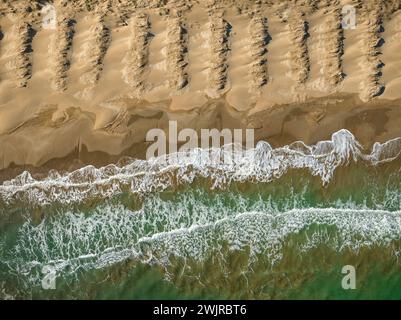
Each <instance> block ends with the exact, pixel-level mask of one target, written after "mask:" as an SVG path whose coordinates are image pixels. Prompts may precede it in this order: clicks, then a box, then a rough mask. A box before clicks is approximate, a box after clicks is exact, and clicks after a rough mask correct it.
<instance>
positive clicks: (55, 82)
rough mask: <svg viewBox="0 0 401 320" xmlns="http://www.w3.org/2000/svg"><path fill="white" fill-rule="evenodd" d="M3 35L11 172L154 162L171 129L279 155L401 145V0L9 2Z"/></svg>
mask: <svg viewBox="0 0 401 320" xmlns="http://www.w3.org/2000/svg"><path fill="white" fill-rule="evenodd" d="M347 4H352V5H354V6H355V7H356V8H357V12H356V14H357V24H356V28H355V29H343V28H341V19H342V8H343V7H344V6H345V5H347ZM0 28H1V37H0V39H1V40H0V146H1V148H0V169H2V170H3V169H6V168H16V167H20V168H33V167H40V166H46V168H48V167H56V168H61V167H62V168H63V169H66V170H68V168H70V167H71V168H76V166H80V165H84V164H95V165H104V164H107V163H110V162H115V161H116V160H118V159H119V158H121V157H122V156H125V155H128V156H136V157H143V155H144V150H145V149H146V146H147V144H146V142H145V136H146V132H147V131H148V130H150V129H152V128H166V127H167V125H168V121H169V120H176V121H177V122H178V125H179V127H181V128H194V129H200V128H218V129H221V128H254V129H255V130H256V131H255V135H256V138H257V140H267V141H269V143H271V144H272V145H274V146H280V145H283V144H287V143H291V142H293V141H297V140H302V141H305V142H306V143H309V144H310V143H316V142H317V141H319V140H324V139H328V138H330V135H331V134H332V133H333V132H335V131H337V130H339V129H343V128H345V129H348V130H350V131H351V132H352V133H353V134H354V135H355V136H356V138H357V139H358V141H360V142H361V143H362V144H363V145H364V146H365V147H366V148H370V147H371V146H372V144H373V143H374V142H376V141H379V142H384V141H386V140H388V139H391V138H395V137H399V136H401V127H400V125H399V123H400V120H401V108H400V101H401V91H400V90H399V87H400V85H401V72H400V70H401V62H400V61H401V59H400V55H399V54H398V53H399V52H401V42H400V41H399V39H400V37H401V10H400V3H399V1H380V0H374V1H345V0H342V1H334V2H327V1H298V2H296V3H293V2H292V1H244V0H242V1H200V2H198V1H168V2H167V3H166V4H162V2H161V1H150V0H149V1H142V2H140V3H137V4H132V3H131V2H129V1H80V0H75V1H54V2H49V3H47V4H41V3H39V2H36V1H6V2H2V3H1V5H0ZM21 170H22V169H21ZM13 173H14V172H13V171H12V174H13ZM3 174H5V173H4V170H3Z"/></svg>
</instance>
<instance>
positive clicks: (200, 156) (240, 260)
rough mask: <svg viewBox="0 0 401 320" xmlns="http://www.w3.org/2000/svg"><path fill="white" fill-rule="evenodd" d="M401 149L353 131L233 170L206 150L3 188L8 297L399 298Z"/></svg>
mask: <svg viewBox="0 0 401 320" xmlns="http://www.w3.org/2000/svg"><path fill="white" fill-rule="evenodd" d="M222 150H223V151H224V148H223V149H219V150H212V153H213V155H216V154H217V155H219V156H221V155H222ZM400 150H401V143H400V140H397V139H396V140H393V141H390V142H388V143H386V144H383V145H380V144H376V145H375V146H374V148H373V151H372V152H371V153H364V152H363V150H361V148H360V145H359V144H358V142H357V141H355V139H354V138H353V136H352V134H351V133H349V132H347V131H346V130H342V131H340V132H338V133H336V134H334V135H333V138H332V140H331V141H324V142H320V143H318V144H317V145H315V146H306V145H304V144H302V143H301V142H298V143H294V144H293V145H291V146H288V147H284V148H279V149H272V148H271V147H270V146H269V145H268V144H267V143H259V144H258V146H257V147H256V148H255V149H254V150H248V151H247V152H246V153H245V156H244V157H242V158H240V159H235V161H233V162H232V163H230V164H224V165H221V164H215V163H212V162H210V161H209V162H208V160H207V159H206V157H205V153H206V151H205V150H195V151H194V152H192V153H187V154H180V155H178V156H177V157H173V156H170V158H169V159H167V160H168V161H162V160H166V159H154V160H151V161H139V160H134V159H132V160H131V161H126V162H125V163H118V164H115V165H110V166H107V167H105V168H99V169H96V168H94V167H86V168H83V169H80V170H78V171H76V172H72V173H66V174H63V173H58V172H50V173H49V175H48V177H46V178H42V179H35V178H34V177H32V176H30V175H29V173H27V172H26V173H24V174H22V175H21V176H19V177H16V178H15V179H13V180H10V181H7V182H5V183H3V185H2V186H0V201H1V203H0V232H1V236H0V257H1V259H0V261H1V262H0V296H1V297H2V298H78V299H79V298H112V299H116V298H133V299H138V298H139V299H141V298H142V299H146V298H185V297H194V298H246V299H255V298H258V299H279V298H283V299H286V298H323V299H326V298H327V299H354V298H368V299H370V298H400V297H401V277H400V275H401V272H400V271H401V270H400V268H401V266H400V262H399V256H400V253H401V179H400V168H401V165H400V164H401V161H400V159H399V152H400ZM205 159H206V160H205ZM345 265H351V266H354V267H355V269H356V289H355V290H344V289H343V288H342V285H341V283H342V279H343V277H344V276H345V275H344V274H342V273H341V270H342V267H343V266H345ZM49 270H51V274H52V275H55V278H54V280H55V281H54V284H55V286H56V289H54V290H45V289H43V282H44V278H46V275H47V274H46V271H49Z"/></svg>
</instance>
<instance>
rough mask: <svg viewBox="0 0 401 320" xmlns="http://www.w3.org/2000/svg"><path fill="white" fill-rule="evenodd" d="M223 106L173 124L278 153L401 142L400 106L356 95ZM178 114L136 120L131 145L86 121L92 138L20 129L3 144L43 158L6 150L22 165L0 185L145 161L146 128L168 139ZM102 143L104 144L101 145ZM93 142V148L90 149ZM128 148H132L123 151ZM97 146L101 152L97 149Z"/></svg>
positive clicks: (0, 175)
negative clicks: (237, 133)
mask: <svg viewBox="0 0 401 320" xmlns="http://www.w3.org/2000/svg"><path fill="white" fill-rule="evenodd" d="M339 101H341V102H339ZM219 103H220V104H219ZM222 103H223V101H221V100H220V101H215V102H214V105H213V106H212V107H210V108H209V112H204V113H203V116H201V115H196V116H195V117H194V116H193V115H192V116H191V115H190V114H187V113H175V114H173V115H174V116H175V118H174V120H177V122H178V127H179V128H178V129H179V130H180V129H183V128H187V127H188V128H192V129H195V130H196V129H200V128H208V129H213V128H216V129H218V130H221V129H222V128H228V129H245V128H254V130H255V131H254V132H255V144H256V143H257V142H258V141H267V142H268V143H269V144H270V145H271V146H272V147H273V148H277V147H281V146H285V145H288V144H291V143H293V142H296V141H302V142H304V143H305V144H307V145H312V144H315V143H317V142H319V141H323V140H329V139H330V138H331V135H332V134H333V133H334V132H337V131H339V130H341V129H347V130H349V131H350V132H351V133H352V134H353V135H354V136H355V138H356V140H357V141H358V142H359V143H361V145H362V147H363V149H364V151H369V150H371V148H372V146H373V144H374V143H375V142H380V143H384V142H386V141H388V140H391V139H394V138H398V137H401V127H400V126H399V125H398V124H399V123H400V119H401V108H400V107H399V105H400V101H383V100H372V101H370V102H368V103H366V102H362V101H360V100H359V99H358V97H356V96H350V95H347V96H344V95H336V96H333V97H331V98H319V99H314V100H312V101H309V102H305V103H302V104H300V103H297V104H291V105H283V106H276V107H274V108H273V107H272V108H268V109H266V110H263V111H260V112H259V113H257V114H254V115H251V116H249V117H247V118H243V119H241V118H240V116H241V115H239V114H234V115H233V113H230V110H229V106H223V105H222ZM173 115H172V114H168V113H164V114H163V116H162V117H160V119H158V121H157V122H155V121H154V119H150V120H149V119H146V118H137V120H136V121H137V122H140V123H141V124H142V129H143V130H142V131H139V130H138V127H139V126H136V123H135V122H134V123H132V124H131V125H132V126H133V128H135V129H134V130H135V132H136V134H135V139H133V143H132V144H131V145H129V142H128V141H129V140H127V139H128V138H129V137H130V136H131V135H132V133H131V132H130V131H129V130H127V132H126V133H125V134H121V133H120V134H111V133H109V134H107V133H104V132H99V131H96V130H90V127H89V125H90V122H87V123H88V127H86V130H84V131H82V132H83V133H84V134H87V135H88V136H84V135H82V134H80V132H79V131H72V132H71V131H69V130H73V129H74V126H70V128H69V129H66V128H53V129H52V130H53V132H51V131H50V133H49V131H48V130H49V128H45V127H40V126H39V127H34V129H35V130H24V129H21V130H19V131H17V132H14V133H13V134H10V135H7V136H4V135H3V136H0V143H1V144H3V145H9V146H10V145H11V144H10V143H9V142H10V141H14V143H15V145H18V146H23V145H24V142H25V147H24V148H23V150H24V153H25V154H32V153H34V154H35V156H36V159H38V160H37V162H35V161H32V158H31V159H30V158H29V157H26V158H21V157H20V158H19V156H21V153H18V152H17V151H16V150H15V148H14V153H13V152H12V151H13V149H7V148H3V149H2V150H1V151H0V152H1V153H2V158H3V166H4V163H5V162H4V158H5V156H6V155H7V156H8V157H10V158H9V159H12V157H14V160H16V159H17V160H18V159H19V162H18V161H15V162H14V161H9V162H8V163H7V166H6V167H3V168H2V169H1V170H0V181H5V180H7V179H10V178H13V177H15V176H17V175H18V174H20V173H22V172H23V171H25V170H27V171H29V172H31V173H32V174H34V175H43V174H47V173H48V171H49V170H52V169H55V170H58V171H64V172H71V171H73V170H76V169H79V168H81V167H84V166H87V165H94V166H95V167H102V166H106V165H108V164H111V163H117V162H118V161H120V160H121V159H123V158H124V157H131V158H138V159H144V158H145V154H146V149H147V147H148V146H149V145H150V144H152V142H146V141H145V140H146V133H147V129H148V130H149V129H153V128H161V129H163V130H164V131H165V132H166V134H167V136H168V121H169V120H172V116H173ZM194 122H196V124H197V125H196V124H194ZM206 124H207V125H206ZM305 128H307V130H306V129H305ZM31 129H32V128H31ZM74 134H75V136H74ZM45 135H48V136H49V137H48V140H51V139H52V140H53V141H52V142H51V143H47V144H45V145H43V146H42V148H39V147H38V146H35V145H34V144H32V145H30V146H27V145H26V141H27V139H30V141H35V140H36V141H42V140H43V139H44V136H45ZM91 139H92V140H91ZM96 139H97V140H96ZM99 141H100V142H101V145H99V144H97V142H99ZM116 141H117V142H118V143H120V145H119V146H120V147H121V149H120V150H119V149H118V148H116V144H115V143H116ZM74 142H75V143H74ZM88 142H89V143H88ZM91 142H94V143H93V144H90V143H91ZM125 145H126V146H127V147H126V148H123V146H125ZM39 146H40V145H39ZM68 146H69V147H68ZM97 147H101V148H98V150H96V149H97ZM108 149H109V150H117V152H107V150H108ZM63 153H64V154H63ZM56 155H61V156H59V157H57V156H56ZM21 159H22V161H21ZM24 161H25V163H24Z"/></svg>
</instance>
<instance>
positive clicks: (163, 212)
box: [3, 203, 401, 282]
mask: <svg viewBox="0 0 401 320" xmlns="http://www.w3.org/2000/svg"><path fill="white" fill-rule="evenodd" d="M158 205H159V207H158V208H155V209H154V210H153V211H152V210H149V209H148V211H147V210H145V209H142V210H140V211H137V212H133V211H130V210H127V209H124V208H123V207H122V206H120V205H119V206H114V207H113V206H108V207H104V208H102V209H101V210H99V211H98V212H97V213H95V214H92V215H89V216H85V215H83V214H80V213H75V214H74V213H69V214H63V215H62V216H61V217H58V218H51V219H50V220H43V221H42V222H41V223H40V224H39V225H34V224H33V223H31V222H30V221H27V222H26V223H25V224H24V226H23V227H22V228H21V229H20V231H19V233H18V235H17V242H16V243H17V244H16V246H15V247H14V248H13V249H12V254H11V255H10V260H9V261H6V259H4V258H3V263H5V264H8V265H9V267H10V269H11V270H12V271H13V272H14V273H16V274H19V275H20V276H21V277H24V276H25V277H28V278H29V279H30V280H29V281H33V282H38V281H40V279H41V277H42V274H41V273H40V270H41V268H42V267H43V266H45V265H51V266H52V267H54V269H55V270H57V272H58V274H59V276H60V275H62V274H76V273H77V272H78V271H80V270H91V269H98V268H104V267H106V266H110V265H113V264H115V263H118V262H121V261H124V260H126V259H129V258H130V259H137V260H138V261H141V262H144V263H151V264H160V265H163V266H165V267H168V265H169V263H170V262H169V261H170V257H172V256H174V257H180V258H181V259H192V260H195V261H199V262H202V261H205V260H206V259H208V258H210V257H211V255H213V254H216V253H217V254H218V253H219V252H221V251H222V248H223V247H224V246H228V248H229V250H244V249H245V248H247V250H249V254H250V261H253V260H254V259H258V257H260V256H261V255H262V256H263V257H264V258H265V259H267V260H268V261H269V262H270V263H271V264H275V263H277V262H278V261H280V260H281V259H282V257H283V253H284V252H283V245H284V244H285V242H286V240H287V239H288V237H289V236H293V235H297V234H300V233H301V232H304V240H302V241H299V243H297V246H298V250H299V252H307V251H309V250H310V249H313V248H314V247H316V246H318V245H320V244H325V245H327V246H328V247H331V248H332V249H333V250H336V251H337V252H341V251H343V250H346V249H347V250H353V251H355V252H357V251H358V250H360V249H361V248H364V247H365V248H366V247H371V246H378V245H384V246H388V245H389V243H391V242H392V241H394V240H400V239H401V211H397V212H388V211H384V210H358V209H337V208H324V209H322V208H306V209H292V210H289V211H286V212H274V210H273V211H270V210H266V211H246V212H235V211H231V210H229V209H228V208H226V207H221V208H218V207H215V206H213V207H209V208H207V207H206V206H197V207H196V209H194V210H193V211H191V210H190V209H188V207H189V206H187V207H185V205H187V204H184V205H183V206H182V207H181V206H179V207H176V208H175V209H174V208H172V207H169V205H168V204H166V203H159V204H158ZM160 206H164V207H163V208H161V207H160ZM195 211H197V212H198V216H193V212H195ZM184 218H187V219H188V220H187V221H186V222H185V221H184V220H185V219H184ZM311 226H314V228H309V227H311ZM316 226H320V228H316ZM333 227H334V228H335V232H333ZM308 228H309V229H308ZM328 228H330V230H331V231H330V232H326V231H327V229H328ZM325 230H326V231H325ZM396 249H397V248H396V246H394V250H396ZM399 249H400V248H398V250H399Z"/></svg>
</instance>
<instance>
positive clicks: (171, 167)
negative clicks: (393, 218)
mask: <svg viewBox="0 0 401 320" xmlns="http://www.w3.org/2000/svg"><path fill="white" fill-rule="evenodd" d="M400 153H401V138H397V139H393V140H390V141H387V142H386V143H383V144H382V143H375V144H374V146H373V148H372V151H371V153H370V154H365V153H363V150H362V147H361V145H360V144H359V143H358V141H357V140H356V139H355V137H354V136H353V135H352V134H351V133H350V132H349V131H347V130H345V129H343V130H340V131H338V132H336V133H334V134H333V135H332V138H331V140H329V141H320V142H318V143H317V144H315V145H311V146H308V145H306V144H305V143H303V142H300V141H298V142H294V143H292V144H290V145H287V146H284V147H280V148H275V149H274V148H272V147H271V146H270V145H269V144H268V143H267V142H263V141H261V142H259V143H258V144H257V145H256V147H255V148H254V149H249V150H243V149H242V146H241V147H239V146H236V145H226V146H223V147H221V148H212V149H193V150H190V151H187V152H180V153H176V154H170V155H166V156H162V157H158V158H152V159H150V160H138V159H131V160H129V161H125V163H124V164H121V165H114V164H110V165H108V166H105V167H102V168H95V167H94V166H86V167H84V168H81V169H79V170H76V171H73V172H70V173H66V174H62V173H59V172H57V171H54V170H53V171H51V172H50V173H49V174H48V176H47V177H46V178H44V179H35V178H33V177H32V176H31V174H30V173H29V172H27V171H25V172H23V173H22V174H21V175H19V176H17V177H16V178H14V179H12V180H9V181H5V182H4V183H3V184H2V185H1V186H0V199H2V200H3V201H4V202H5V203H6V204H10V203H12V202H14V201H24V202H28V203H30V204H38V205H44V204H49V203H53V202H59V203H62V204H69V203H79V202H81V201H84V200H85V199H88V198H94V197H100V198H106V199H107V198H110V197H112V196H114V195H118V194H121V193H123V192H131V193H134V194H138V195H143V194H147V193H150V192H161V191H164V190H167V189H168V188H170V187H175V186H179V185H187V184H190V183H192V182H194V181H195V180H196V179H197V178H206V179H209V180H210V181H211V189H219V188H225V187H227V186H229V185H230V184H231V183H233V182H246V181H252V182H271V181H273V180H276V179H278V178H280V177H282V176H283V175H284V174H285V173H286V172H288V171H289V170H290V169H307V170H308V171H309V172H310V174H311V175H313V176H319V177H320V178H321V181H322V183H323V184H324V185H327V184H329V182H330V180H331V179H332V177H333V174H334V172H335V170H336V169H337V168H338V167H340V166H344V165H347V164H349V163H350V162H352V161H354V162H357V161H358V160H359V161H363V162H367V163H369V164H370V165H377V164H379V163H383V162H389V161H392V160H394V159H396V158H397V157H398V156H399V155H400Z"/></svg>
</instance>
